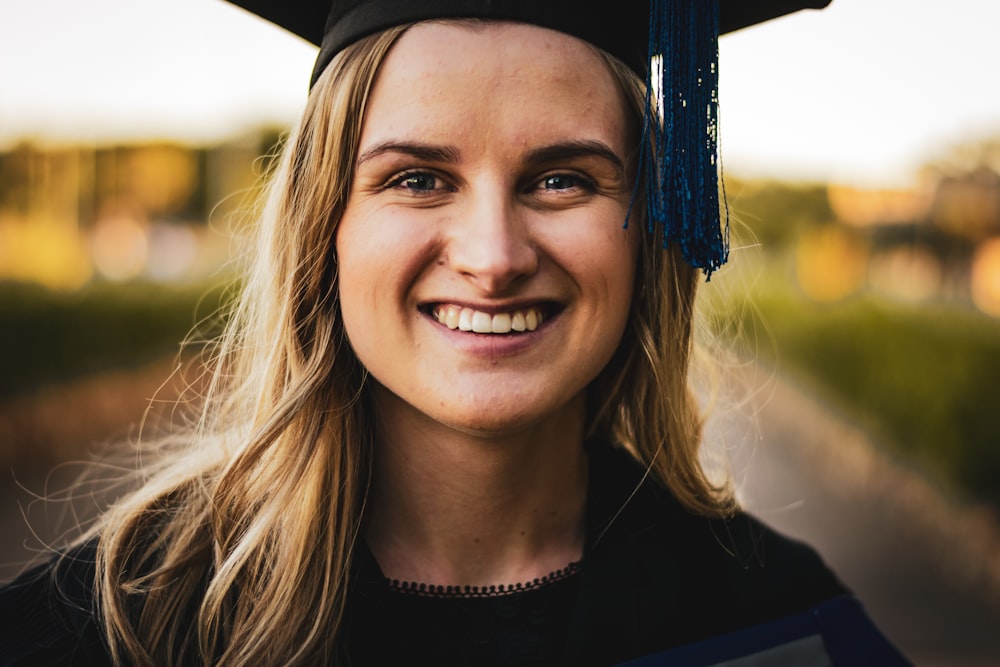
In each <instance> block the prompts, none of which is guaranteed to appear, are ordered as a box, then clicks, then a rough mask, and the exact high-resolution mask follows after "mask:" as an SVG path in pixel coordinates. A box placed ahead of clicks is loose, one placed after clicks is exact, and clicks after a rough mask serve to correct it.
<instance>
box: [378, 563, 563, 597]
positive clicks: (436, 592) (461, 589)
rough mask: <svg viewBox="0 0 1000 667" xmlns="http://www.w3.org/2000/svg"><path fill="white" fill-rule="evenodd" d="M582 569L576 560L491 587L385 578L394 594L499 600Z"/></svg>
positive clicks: (541, 586) (554, 581) (542, 585)
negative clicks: (542, 573) (540, 574)
mask: <svg viewBox="0 0 1000 667" xmlns="http://www.w3.org/2000/svg"><path fill="white" fill-rule="evenodd" d="M582 569H583V561H582V560H578V561H575V562H573V563H570V564H569V565H567V566H566V567H563V568H560V569H558V570H555V571H554V572H550V573H548V574H547V575H545V576H544V577H540V578H538V579H532V580H531V581H526V582H518V583H516V584H498V585H493V586H438V585H436V584H421V583H418V582H415V581H400V580H399V579H389V578H386V580H385V581H386V583H387V584H388V585H389V589H390V590H391V591H392V592H394V593H402V594H404V595H415V596H418V597H428V598H456V599H467V598H499V597H506V596H510V595H517V594H519V593H527V592H528V591H534V590H538V589H540V588H544V587H545V586H549V585H551V584H555V583H558V582H560V581H565V580H567V579H569V578H571V577H573V576H575V575H577V574H579V573H580V571H581V570H582Z"/></svg>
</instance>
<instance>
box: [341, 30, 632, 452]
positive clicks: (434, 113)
mask: <svg viewBox="0 0 1000 667" xmlns="http://www.w3.org/2000/svg"><path fill="white" fill-rule="evenodd" d="M627 119H628V111H627V107H626V104H625V101H624V98H623V96H622V94H621V93H620V91H619V89H618V87H617V85H616V83H615V82H614V80H613V79H612V77H611V74H610V73H609V72H608V70H607V68H606V66H605V65H604V63H603V61H602V60H601V59H600V57H599V56H598V55H597V54H596V53H594V52H593V51H592V50H591V48H590V47H588V46H587V45H586V44H585V43H583V42H581V41H579V40H577V39H575V38H573V37H569V36H567V35H564V34H561V33H558V32H553V31H550V30H545V29H543V28H538V27H533V26H527V25H522V24H505V23H504V24H500V23H497V24H494V23H489V24H476V25H470V24H462V23H424V24H419V25H417V26H415V27H414V28H412V29H410V30H409V31H407V32H406V33H405V34H404V35H403V36H402V37H401V38H400V40H399V41H398V43H397V44H396V45H395V46H394V47H393V48H392V50H391V51H390V53H389V55H388V57H387V59H386V60H385V62H384V63H383V64H382V66H381V69H380V72H379V75H378V78H377V80H376V83H375V86H374V88H373V90H372V92H371V97H370V99H369V101H368V106H367V112H366V118H365V120H364V124H363V129H362V134H361V140H360V146H359V150H358V161H357V165H356V173H355V178H354V182H353V185H352V189H351V193H350V197H349V200H348V203H347V208H346V210H345V212H344V215H343V218H342V220H341V222H340V225H339V228H338V231H337V236H336V252H337V257H338V264H339V281H340V304H341V309H342V312H343V316H344V323H345V326H346V329H347V334H348V337H349V339H350V342H351V345H352V347H353V348H354V350H355V352H356V353H357V355H358V357H359V359H360V360H361V362H362V363H363V364H364V365H365V367H366V368H367V369H368V370H369V371H370V373H371V375H372V377H373V378H374V379H375V380H376V381H377V385H376V388H377V389H376V397H377V398H376V400H377V401H378V402H379V407H380V411H381V415H382V416H383V418H386V419H400V420H415V421H414V423H421V422H423V423H425V424H436V425H444V426H446V427H449V428H454V429H459V430H461V431H464V432H468V433H475V434H480V435H490V434H503V433H515V432H519V431H521V430H523V429H527V428H531V427H533V426H539V425H541V424H543V423H544V422H546V421H549V425H550V426H551V425H553V424H555V425H556V426H557V427H559V426H561V424H560V422H559V421H558V420H564V419H577V420H580V419H582V414H583V413H582V406H583V395H584V391H585V389H586V387H587V385H588V383H590V381H591V380H593V379H594V378H595V377H596V376H597V374H598V373H599V372H600V371H601V369H602V368H604V366H605V365H606V364H607V363H608V360H609V359H610V358H611V356H612V354H613V352H614V350H615V349H616V347H617V346H618V343H619V341H620V339H621V337H622V332H623V331H624V328H625V323H626V319H627V317H628V312H629V306H630V303H631V297H632V287H633V281H634V275H635V264H636V254H637V248H638V240H637V234H638V233H639V231H638V230H636V231H632V230H631V229H629V230H626V229H624V228H623V222H624V220H625V215H626V210H627V208H628V203H629V200H630V197H631V187H630V185H629V183H628V178H627V169H626V161H627V155H628V151H629V139H630V136H632V132H631V130H632V128H631V126H630V124H629V122H628V120H627ZM552 420H556V421H554V422H553V421H552Z"/></svg>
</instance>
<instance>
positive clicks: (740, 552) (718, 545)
mask: <svg viewBox="0 0 1000 667" xmlns="http://www.w3.org/2000/svg"><path fill="white" fill-rule="evenodd" d="M592 457H593V458H592V468H591V469H592V475H591V489H590V496H589V502H590V505H589V508H588V533H589V535H590V538H589V539H590V544H589V546H588V554H587V559H586V560H585V570H584V576H585V579H584V581H585V582H586V584H585V591H584V592H585V596H586V599H585V604H586V606H587V610H586V614H587V617H588V618H587V621H586V623H585V624H584V625H585V626H591V629H592V630H596V628H597V627H599V626H601V625H602V624H603V625H606V624H608V623H611V624H616V623H617V624H618V625H619V626H620V627H619V628H618V630H617V632H618V633H619V634H620V635H622V636H630V637H631V639H629V640H628V642H621V643H620V645H619V646H617V647H616V648H615V649H613V651H612V649H609V650H608V652H607V653H606V655H601V656H598V657H595V658H594V660H593V661H592V664H615V663H617V662H620V661H622V660H624V659H626V658H627V657H635V656H642V655H646V656H657V657H659V656H660V655H661V654H662V655H669V656H670V657H671V660H667V661H666V662H649V663H646V662H643V663H641V664H650V665H652V664H675V662H674V661H673V658H674V657H676V658H677V659H678V660H679V661H680V662H679V663H677V664H692V665H697V664H716V663H718V662H723V661H724V660H727V659H733V658H736V657H739V656H741V655H748V654H749V652H753V651H752V650H751V649H753V648H754V647H758V648H760V647H765V648H766V646H765V645H766V644H767V642H769V641H778V642H780V641H784V640H785V639H787V640H788V641H793V640H794V641H798V640H800V639H804V638H807V637H814V638H815V641H819V642H820V643H821V647H822V646H825V647H826V648H825V649H824V650H826V649H828V648H829V645H830V644H832V643H836V642H837V641H840V642H841V644H844V645H848V646H849V645H853V644H855V643H856V642H855V641H854V640H862V639H863V638H865V637H867V638H870V639H871V642H869V643H864V642H861V643H858V646H863V647H868V648H865V649H864V650H865V651H866V653H865V655H876V654H878V655H882V654H879V653H878V651H882V650H884V651H886V652H887V653H886V655H890V654H891V655H893V656H898V653H896V652H895V649H893V648H892V647H891V645H890V644H889V643H888V642H886V641H885V639H884V638H883V637H882V636H881V635H880V634H879V633H878V630H877V629H876V628H875V627H874V626H873V625H872V624H871V621H870V620H868V618H867V616H866V615H865V613H864V610H863V609H862V608H861V606H860V604H859V603H858V602H857V600H856V599H854V598H853V596H851V594H850V592H849V591H848V590H847V588H846V587H845V586H844V585H843V584H842V583H841V582H840V581H839V580H838V578H837V577H836V575H834V573H833V572H832V571H831V570H830V568H829V567H828V566H827V565H826V564H825V563H824V562H823V560H822V558H821V557H820V556H819V555H818V554H817V553H816V551H815V550H813V549H812V548H811V547H809V546H808V545H806V544H804V543H802V542H799V541H797V540H794V539H791V538H788V537H786V536H783V535H781V534H779V533H777V532H776V531H774V530H772V529H771V528H769V527H768V526H766V525H765V524H764V523H762V522H761V521H759V520H757V519H756V518H754V517H753V516H751V515H749V514H746V513H744V512H737V513H735V514H734V515H732V516H729V517H726V518H710V517H705V516H700V515H697V514H693V513H691V512H689V511H688V510H686V509H685V508H684V507H683V506H682V505H681V504H680V503H679V502H678V501H677V500H676V499H675V498H674V497H673V495H672V494H671V493H670V492H669V490H667V489H665V488H663V487H662V486H661V485H659V484H658V483H657V482H655V481H654V480H653V479H652V478H651V477H650V476H649V475H645V474H644V473H645V471H644V470H643V469H642V468H641V467H640V466H639V465H638V464H637V463H636V462H635V461H634V459H632V457H631V456H629V455H628V454H627V453H624V452H621V451H616V450H614V449H612V448H610V447H604V448H602V450H601V451H596V452H593V453H592ZM605 608H614V609H615V612H614V613H613V614H608V613H606V612H604V611H603V610H604V609H605ZM583 635H584V633H581V635H580V637H581V639H580V641H579V643H580V645H581V646H583V645H585V644H586V640H585V639H582V637H583ZM604 636H605V637H607V634H605V635H604ZM838 638H840V639H838ZM845 640H846V644H845ZM793 643H794V642H793ZM798 646H799V644H796V645H795V647H798ZM804 646H805V648H806V649H810V648H811V649H815V648H816V646H815V644H814V643H813V644H811V645H810V644H809V641H806V642H805V644H804ZM692 650H694V651H695V652H696V653H690V651H692ZM762 650H763V649H762ZM663 651H668V652H669V653H662V652H663ZM674 651H680V652H679V653H677V654H676V656H675V655H674ZM685 651H687V652H688V653H685ZM705 651H707V652H705ZM727 651H728V652H727ZM689 653H690V655H689ZM590 654H591V652H590V651H589V650H588V655H590ZM694 655H698V656H716V657H717V658H718V659H716V660H715V661H714V662H700V661H697V660H693V659H688V658H692V657H693V656H694ZM789 655H792V654H789ZM803 655H805V654H803ZM830 655H831V656H832V653H831V654H830ZM858 655H861V654H858ZM792 662H793V663H794V660H793V661H792ZM587 664H591V663H587ZM637 664H639V663H637ZM768 664H787V663H786V662H783V661H782V660H781V659H778V660H777V662H773V663H768ZM832 664H845V665H846V664H886V665H895V664H905V661H902V662H894V661H886V662H884V663H878V662H865V661H863V660H862V661H857V660H854V659H853V658H851V659H847V660H846V661H845V660H840V661H835V662H834V663H832Z"/></svg>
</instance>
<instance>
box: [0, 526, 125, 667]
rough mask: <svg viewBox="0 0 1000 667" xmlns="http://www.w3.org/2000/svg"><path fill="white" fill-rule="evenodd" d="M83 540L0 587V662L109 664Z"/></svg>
mask: <svg viewBox="0 0 1000 667" xmlns="http://www.w3.org/2000/svg"><path fill="white" fill-rule="evenodd" d="M95 555H96V545H95V544H94V543H91V542H88V543H86V544H83V545H81V546H78V547H76V548H74V549H71V550H69V551H67V552H65V553H59V554H56V555H54V556H53V557H52V558H51V559H50V560H49V561H48V562H46V563H43V564H41V565H38V566H36V567H34V568H32V569H30V570H28V571H27V572H25V573H23V574H22V575H20V576H19V577H17V578H16V579H14V580H13V581H11V582H9V583H7V584H5V585H4V586H2V587H0V646H2V647H3V651H2V653H0V665H3V667H13V666H14V665H25V666H27V665H80V666H83V665H88V666H91V665H93V666H96V667H99V666H100V665H105V664H110V659H109V657H108V654H107V650H106V649H105V645H104V641H103V639H102V635H101V632H100V627H99V624H98V621H97V605H96V601H95V597H94V579H95V571H96V570H95Z"/></svg>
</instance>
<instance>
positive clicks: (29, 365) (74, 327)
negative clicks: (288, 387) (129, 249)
mask: <svg viewBox="0 0 1000 667" xmlns="http://www.w3.org/2000/svg"><path fill="white" fill-rule="evenodd" d="M223 295H224V291H223V289H222V288H220V287H213V288H211V289H210V288H208V287H207V286H205V285H198V286H185V287H170V286H164V285H156V284H148V283H136V284H128V285H109V284H94V285H92V286H90V287H87V288H85V289H83V290H80V291H78V292H54V291H50V290H47V289H45V288H43V287H40V286H37V285H31V284H21V283H0V320H2V326H0V368H2V369H3V371H2V373H0V396H6V395H13V394H15V393H20V392H24V391H29V390H31V389H34V388H36V387H39V386H41V385H44V384H46V383H50V382H55V381H61V380H66V379H69V378H72V377H78V376H82V375H86V374H88V373H93V372H95V371H100V370H106V369H109V368H120V367H124V366H130V365H135V364H140V363H144V362H148V361H151V360H154V359H156V358H159V357H163V356H165V355H169V354H171V353H174V352H177V351H178V349H179V347H178V346H179V343H180V341H181V340H182V339H184V338H185V336H187V335H188V334H189V333H190V332H191V331H192V330H193V329H194V327H195V325H196V324H199V323H200V325H199V327H198V329H199V330H200V331H203V332H205V333H206V334H209V333H211V332H212V331H217V327H218V322H216V321H214V320H212V316H213V315H214V314H215V313H216V312H217V311H218V310H219V305H220V301H221V299H222V298H223ZM206 318H207V319H206Z"/></svg>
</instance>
